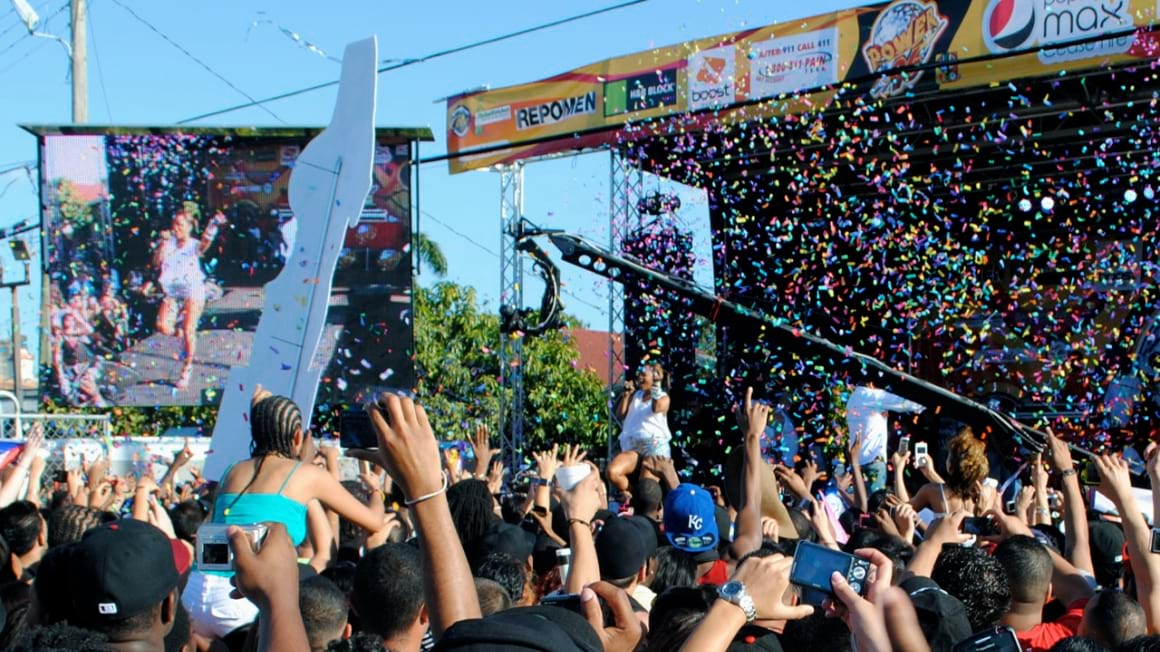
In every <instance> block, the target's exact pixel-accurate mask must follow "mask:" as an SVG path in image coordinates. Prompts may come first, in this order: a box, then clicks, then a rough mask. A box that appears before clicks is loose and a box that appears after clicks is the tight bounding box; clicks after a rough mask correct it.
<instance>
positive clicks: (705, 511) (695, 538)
mask: <svg viewBox="0 0 1160 652" xmlns="http://www.w3.org/2000/svg"><path fill="white" fill-rule="evenodd" d="M715 512H716V507H715V506H714V503H713V497H712V496H710V495H709V492H708V491H705V490H704V489H702V488H701V487H698V486H697V485H695V484H681V485H679V486H677V488H676V489H673V490H672V491H670V492H669V493H668V495H667V496H665V537H666V538H668V540H669V543H671V544H673V547H674V548H677V549H678V550H684V551H685V552H691V553H698V552H703V551H705V550H713V549H716V547H717V542H718V540H719V539H720V535H719V534H718V532H717V519H716V513H715Z"/></svg>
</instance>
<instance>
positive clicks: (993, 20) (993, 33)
mask: <svg viewBox="0 0 1160 652" xmlns="http://www.w3.org/2000/svg"><path fill="white" fill-rule="evenodd" d="M1035 5H1036V2H1035V0H991V2H989V3H988V4H987V8H986V9H985V10H984V11H983V30H982V31H983V42H984V43H985V44H986V46H987V49H988V50H990V51H991V52H1010V51H1011V50H1018V49H1021V48H1024V47H1027V46H1029V45H1031V44H1032V43H1033V41H1034V40H1035V36H1036V25H1037V22H1036V16H1035Z"/></svg>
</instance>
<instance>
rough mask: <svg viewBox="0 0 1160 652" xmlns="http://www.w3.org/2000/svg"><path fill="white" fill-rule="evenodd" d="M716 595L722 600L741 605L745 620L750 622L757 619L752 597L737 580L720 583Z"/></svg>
mask: <svg viewBox="0 0 1160 652" xmlns="http://www.w3.org/2000/svg"><path fill="white" fill-rule="evenodd" d="M717 595H718V596H719V597H720V598H721V599H722V600H727V601H729V602H732V603H733V604H735V605H737V606H738V607H741V611H743V612H745V622H747V623H751V622H753V621H754V620H757V607H756V606H754V604H753V598H751V597H749V592H748V591H746V590H745V585H744V584H742V583H741V582H737V581H729V582H726V583H724V584H722V585H721V588H719V589H717Z"/></svg>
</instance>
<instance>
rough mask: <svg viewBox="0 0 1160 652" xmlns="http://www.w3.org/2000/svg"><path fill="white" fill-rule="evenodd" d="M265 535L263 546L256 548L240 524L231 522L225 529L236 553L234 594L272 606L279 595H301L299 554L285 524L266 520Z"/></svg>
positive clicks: (255, 602)
mask: <svg viewBox="0 0 1160 652" xmlns="http://www.w3.org/2000/svg"><path fill="white" fill-rule="evenodd" d="M265 525H266V527H267V528H268V530H267V532H266V538H265V539H264V540H263V541H262V548H261V550H259V551H257V552H254V544H253V542H252V541H251V540H250V538H249V536H247V535H246V533H245V531H243V530H242V529H241V528H239V527H236V526H233V525H231V526H230V527H229V528H228V529H227V530H226V535H227V536H228V537H229V541H230V549H231V550H233V553H234V571H235V573H234V577H233V579H232V580H231V583H232V584H233V585H234V591H233V595H234V596H235V597H239V598H246V599H248V600H249V601H250V602H253V603H254V604H256V605H258V608H259V609H269V608H270V605H271V603H273V602H274V601H275V600H277V599H280V598H286V599H287V600H289V596H295V598H294V602H297V601H298V600H297V595H298V573H297V571H296V570H295V568H296V567H297V565H298V555H297V554H296V552H295V550H294V544H293V543H291V542H290V536H289V535H288V534H286V526H285V525H282V524H281V523H276V522H275V523H266V524H265Z"/></svg>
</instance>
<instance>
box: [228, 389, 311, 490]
mask: <svg viewBox="0 0 1160 652" xmlns="http://www.w3.org/2000/svg"><path fill="white" fill-rule="evenodd" d="M301 430H302V411H301V410H299V409H298V406H297V405H295V404H294V401H292V400H290V399H288V398H286V397H285V396H277V395H275V396H267V397H266V398H264V399H262V400H260V401H258V402H257V403H254V404H253V405H252V406H250V457H251V458H254V457H256V458H258V460H257V462H255V463H254V474H253V475H252V476H250V481H249V482H247V483H246V486H245V487H243V488H242V490H241V491H239V492H238V494H237V496H235V497H234V499H233V501H231V502H230V505H229V507H227V508H226V511H227V512H228V511H229V509H230V507H233V506H234V503H236V502H238V499H240V498H241V497H242V494H244V493H246V492H247V491H249V489H250V487H251V486H253V484H254V481H256V480H257V479H258V474H259V473H261V472H262V462H264V461H265V460H266V456H267V455H275V456H278V457H285V458H288V459H293V458H294V456H295V453H294V435H295V434H297V433H298V432H299V431H301Z"/></svg>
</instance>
